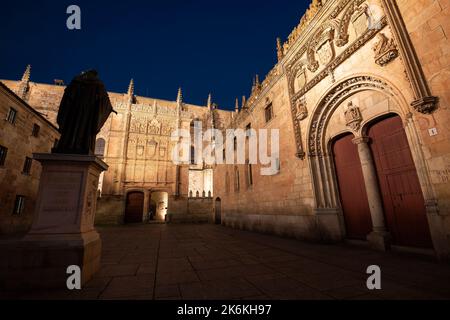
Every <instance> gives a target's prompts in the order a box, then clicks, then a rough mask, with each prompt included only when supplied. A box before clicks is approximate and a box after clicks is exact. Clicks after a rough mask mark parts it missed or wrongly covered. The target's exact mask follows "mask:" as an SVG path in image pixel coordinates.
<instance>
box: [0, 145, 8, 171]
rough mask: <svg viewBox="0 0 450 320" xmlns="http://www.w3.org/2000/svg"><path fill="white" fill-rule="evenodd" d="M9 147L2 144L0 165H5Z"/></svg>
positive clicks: (0, 147)
mask: <svg viewBox="0 0 450 320" xmlns="http://www.w3.org/2000/svg"><path fill="white" fill-rule="evenodd" d="M7 154H8V148H6V147H4V146H0V167H1V166H4V165H5V162H6V155H7Z"/></svg>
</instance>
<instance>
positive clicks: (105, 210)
mask: <svg viewBox="0 0 450 320" xmlns="http://www.w3.org/2000/svg"><path fill="white" fill-rule="evenodd" d="M29 71H30V68H29V67H28V68H27V71H26V72H25V75H24V77H23V79H22V80H21V81H19V82H17V81H3V82H4V83H5V84H6V85H7V86H8V87H10V88H11V89H12V90H14V91H16V92H17V93H24V92H26V95H25V93H24V96H23V97H25V98H26V99H27V101H29V103H30V104H31V106H32V107H33V108H34V109H35V110H37V111H38V112H40V113H42V114H43V115H44V116H46V117H47V119H48V120H49V121H51V122H53V123H56V116H57V113H58V106H59V102H60V100H61V98H62V95H63V93H64V87H61V86H53V85H46V84H38V83H33V82H30V73H29ZM24 87H26V88H27V90H26V91H24V90H22V88H24ZM109 96H110V99H111V102H112V104H113V107H114V109H115V110H116V111H117V112H118V114H117V115H111V117H110V118H109V120H108V121H107V123H106V124H105V126H104V127H103V129H102V131H101V132H100V134H99V135H98V136H97V139H98V142H100V143H98V146H99V145H101V146H102V147H101V148H97V149H98V150H97V151H98V153H99V156H101V157H102V158H103V160H104V161H105V162H106V163H107V164H108V165H109V170H108V171H107V172H105V173H104V174H102V176H101V182H100V190H99V192H100V194H101V198H100V199H99V201H98V205H97V215H96V220H97V222H98V223H123V222H127V211H129V210H131V209H130V208H128V207H127V206H130V200H129V199H128V196H129V195H130V194H136V193H140V194H142V195H143V196H142V197H141V199H142V201H141V203H138V204H137V206H139V207H140V208H141V209H140V210H141V211H142V212H141V218H139V217H137V218H136V219H137V220H138V221H137V222H139V220H140V221H141V222H142V221H145V220H148V219H149V216H150V213H152V215H153V216H152V218H154V219H165V215H166V214H167V215H168V218H169V217H170V216H175V217H176V220H177V221H183V220H186V221H189V220H190V219H194V220H195V221H197V220H201V221H208V220H209V219H210V216H211V214H206V213H205V212H207V211H208V210H209V213H211V210H212V200H210V201H209V202H208V201H205V200H203V201H200V202H201V205H196V206H194V205H191V206H189V205H188V204H189V201H188V200H189V198H191V197H190V194H193V195H195V194H196V193H197V192H198V193H199V195H200V197H202V195H203V194H204V195H205V196H204V197H202V198H206V199H212V196H213V194H214V190H213V180H212V179H213V173H212V169H211V168H207V167H205V166H204V165H203V163H198V164H196V165H190V164H189V163H186V164H183V165H176V164H174V161H173V158H172V152H173V149H174V146H175V144H176V141H173V140H172V134H173V133H174V132H175V131H176V130H178V129H186V130H189V129H190V127H191V123H193V121H194V119H195V120H199V121H201V122H202V124H203V126H204V128H210V127H211V125H212V124H213V123H214V122H215V123H221V122H227V121H229V119H231V115H232V112H228V111H222V110H218V109H216V108H214V107H213V104H212V102H211V101H210V99H211V98H210V99H209V100H208V105H205V106H196V105H191V104H188V103H185V102H184V101H183V100H182V94H181V91H180V92H179V94H178V98H177V101H164V100H158V99H152V98H146V97H140V96H136V95H134V82H133V81H131V83H130V85H129V88H128V92H127V93H126V94H118V93H112V92H110V93H109ZM213 118H214V121H212V119H213ZM53 140H54V139H53ZM98 146H97V147H98ZM194 198H195V196H194ZM192 201H194V202H195V199H193V200H192ZM192 201H191V202H192ZM92 202H93V201H92ZM202 206H203V209H202V210H201V212H202V215H198V211H197V210H199V208H200V207H202ZM155 208H156V209H155ZM189 208H191V210H196V211H193V212H192V211H190V210H189ZM133 210H135V209H133ZM134 222H136V221H134ZM26 223H29V219H28V220H27V222H26ZM25 228H26V226H25Z"/></svg>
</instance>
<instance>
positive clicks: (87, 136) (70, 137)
mask: <svg viewBox="0 0 450 320" xmlns="http://www.w3.org/2000/svg"><path fill="white" fill-rule="evenodd" d="M112 112H114V113H116V114H117V112H115V111H114V110H113V108H112V105H111V102H110V100H109V97H108V92H107V91H106V89H105V86H104V84H103V83H102V82H101V80H100V79H99V77H98V73H97V71H95V70H90V71H87V72H83V73H81V74H80V75H79V76H77V77H75V78H74V79H73V80H72V82H71V83H70V85H69V86H68V87H67V88H66V90H65V92H64V96H63V98H62V101H61V105H60V107H59V113H58V118H57V122H58V125H59V131H60V133H61V138H60V140H59V142H58V145H57V146H56V148H55V149H54V150H53V152H54V153H62V154H79V155H93V154H94V151H95V140H96V136H97V134H98V133H99V132H100V130H101V129H102V127H103V125H104V124H105V122H106V120H108V117H109V115H110V114H111V113H112Z"/></svg>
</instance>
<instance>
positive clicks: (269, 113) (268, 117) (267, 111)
mask: <svg viewBox="0 0 450 320" xmlns="http://www.w3.org/2000/svg"><path fill="white" fill-rule="evenodd" d="M265 115H266V123H267V122H270V120H272V119H273V105H272V104H271V103H270V104H269V105H268V106H267V107H266V109H265Z"/></svg>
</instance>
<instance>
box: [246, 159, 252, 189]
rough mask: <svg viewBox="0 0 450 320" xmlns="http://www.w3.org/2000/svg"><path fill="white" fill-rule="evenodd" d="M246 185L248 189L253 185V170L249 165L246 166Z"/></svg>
mask: <svg viewBox="0 0 450 320" xmlns="http://www.w3.org/2000/svg"><path fill="white" fill-rule="evenodd" d="M247 185H248V187H251V186H252V185H253V168H252V165H251V164H248V165H247Z"/></svg>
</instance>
